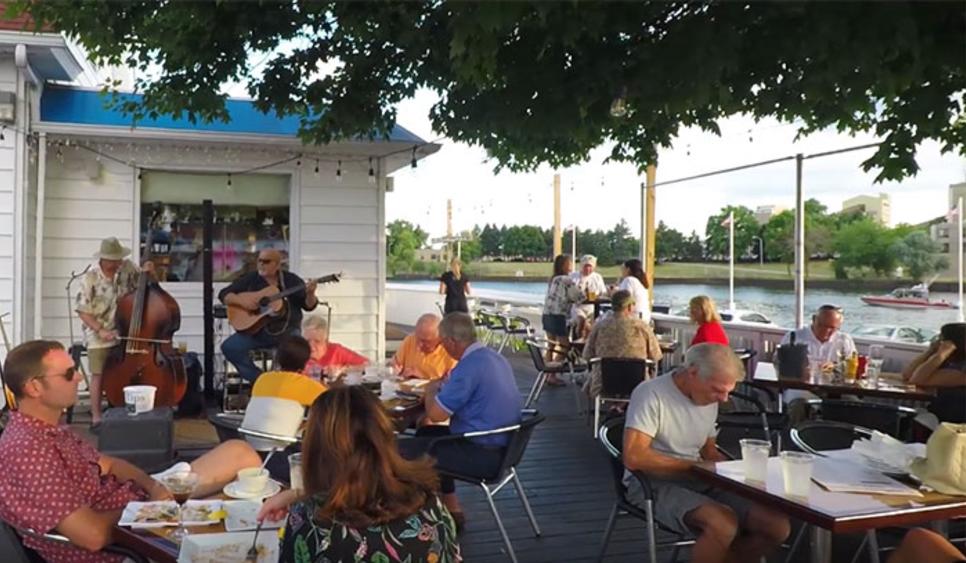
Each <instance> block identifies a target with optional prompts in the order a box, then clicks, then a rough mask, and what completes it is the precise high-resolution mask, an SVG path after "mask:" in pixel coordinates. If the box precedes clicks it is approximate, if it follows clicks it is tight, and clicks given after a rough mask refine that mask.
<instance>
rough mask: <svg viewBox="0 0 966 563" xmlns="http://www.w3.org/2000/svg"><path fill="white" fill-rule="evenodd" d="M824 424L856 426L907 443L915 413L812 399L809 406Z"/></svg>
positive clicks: (850, 402)
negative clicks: (831, 421) (825, 421)
mask: <svg viewBox="0 0 966 563" xmlns="http://www.w3.org/2000/svg"><path fill="white" fill-rule="evenodd" d="M808 404H809V406H810V407H812V409H813V411H817V412H818V413H819V417H820V418H821V419H822V420H833V421H837V422H847V423H849V424H856V425H860V426H863V427H865V428H870V429H872V430H878V431H879V432H882V433H884V434H888V435H890V436H892V437H893V438H896V439H897V440H902V441H907V440H908V439H909V437H910V433H911V431H912V420H913V419H914V418H916V414H917V413H916V410H915V409H911V408H909V407H903V406H900V405H884V404H881V403H869V402H865V401H849V400H844V399H812V400H810V401H809V402H808Z"/></svg>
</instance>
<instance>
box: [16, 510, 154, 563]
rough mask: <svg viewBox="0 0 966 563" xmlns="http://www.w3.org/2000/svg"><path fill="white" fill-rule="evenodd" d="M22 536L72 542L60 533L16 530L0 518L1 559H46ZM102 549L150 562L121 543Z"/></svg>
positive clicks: (31, 562)
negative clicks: (28, 544)
mask: <svg viewBox="0 0 966 563" xmlns="http://www.w3.org/2000/svg"><path fill="white" fill-rule="evenodd" d="M22 536H31V537H34V538H38V539H44V540H47V541H52V542H58V543H64V544H70V540H69V539H67V538H66V537H64V536H62V535H60V534H40V533H37V532H34V531H33V530H23V531H20V530H15V529H14V527H13V526H11V525H10V524H7V523H6V522H4V521H2V520H0V561H3V562H4V563H43V561H44V559H43V558H42V557H41V556H40V554H39V553H37V552H36V551H34V550H33V549H30V548H29V547H27V546H25V545H24V544H23V539H22ZM101 551H104V552H106V553H113V554H115V555H120V556H122V557H127V558H128V559H130V560H131V561H134V562H135V563H148V560H147V558H146V557H144V556H142V555H140V554H138V553H135V552H134V551H131V550H130V549H127V548H126V547H122V546H120V545H116V544H111V545H108V546H105V547H104V549H102V550H101Z"/></svg>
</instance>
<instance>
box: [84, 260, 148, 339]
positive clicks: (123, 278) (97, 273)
mask: <svg viewBox="0 0 966 563" xmlns="http://www.w3.org/2000/svg"><path fill="white" fill-rule="evenodd" d="M140 274H141V270H140V269H139V268H138V267H137V266H135V265H134V264H133V263H132V262H131V261H130V260H125V261H124V262H122V263H121V267H120V268H118V270H117V273H116V274H114V279H109V278H108V277H107V276H105V275H104V272H103V271H102V270H101V266H100V264H94V265H93V266H91V269H90V270H88V271H87V273H86V274H84V277H83V278H81V286H80V291H79V292H78V293H77V298H76V303H77V312H78V313H87V314H89V315H93V316H94V318H95V319H97V321H98V322H99V323H101V326H102V327H103V328H105V329H106V330H114V326H115V322H114V317H115V315H116V314H117V300H118V299H119V298H121V297H123V296H124V295H126V294H128V293H129V292H131V291H134V290H135V289H137V287H138V276H139V275H140ZM84 335H85V336H86V337H87V347H88V348H110V347H111V346H114V344H116V342H105V341H104V340H101V339H100V338H99V337H98V336H97V334H96V333H95V332H94V331H93V330H91V329H90V327H88V326H87V324H84Z"/></svg>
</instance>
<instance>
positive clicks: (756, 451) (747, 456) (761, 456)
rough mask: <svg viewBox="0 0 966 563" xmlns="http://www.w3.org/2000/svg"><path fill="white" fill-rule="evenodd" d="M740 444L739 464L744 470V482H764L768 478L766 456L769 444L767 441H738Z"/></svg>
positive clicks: (746, 439)
mask: <svg viewBox="0 0 966 563" xmlns="http://www.w3.org/2000/svg"><path fill="white" fill-rule="evenodd" d="M739 443H740V444H741V462H742V463H741V464H742V467H743V468H744V470H745V480H747V481H761V482H764V481H765V478H766V477H767V476H768V455H769V454H770V453H771V442H768V441H767V440H751V439H748V438H745V439H743V440H739Z"/></svg>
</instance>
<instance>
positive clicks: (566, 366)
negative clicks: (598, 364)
mask: <svg viewBox="0 0 966 563" xmlns="http://www.w3.org/2000/svg"><path fill="white" fill-rule="evenodd" d="M526 344H527V349H528V350H529V352H530V359H531V360H533V367H534V369H536V370H537V377H536V379H534V380H533V385H531V386H530V392H529V393H527V398H526V401H524V403H523V407H524V408H530V407H531V406H533V404H534V403H536V402H537V401H539V400H540V394H541V393H543V388H544V386H545V384H546V382H547V376H548V375H550V374H555V375H563V374H570V379H571V383H573V384H574V403H575V404H576V406H577V412H578V413H579V412H580V411H581V409H580V386H579V385H578V384H577V375H579V374H583V373H586V372H587V370H588V366H587V364H586V363H584V362H581V361H579V358H577V357H576V356H575V355H574V354H573V353H572V352H573V351H572V349H568V350H563V349H561V348H560V347H558V346H557V345H556V344H554V343H552V342H549V341H538V340H536V339H533V338H528V339H527V341H526ZM548 350H555V351H559V352H560V353H564V354H566V355H565V358H566V359H565V360H564V361H561V362H548V361H546V360H545V359H544V354H545V353H546V352H547V351H548Z"/></svg>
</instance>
